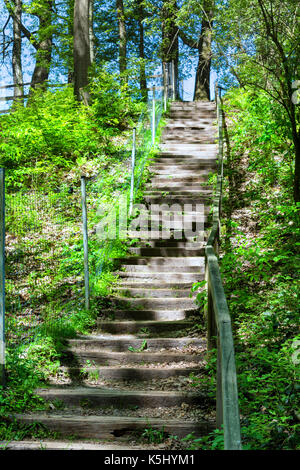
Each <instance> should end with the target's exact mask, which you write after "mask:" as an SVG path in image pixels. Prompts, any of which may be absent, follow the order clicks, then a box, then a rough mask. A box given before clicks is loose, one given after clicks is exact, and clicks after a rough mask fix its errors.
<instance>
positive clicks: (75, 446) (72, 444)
mask: <svg viewBox="0 0 300 470" xmlns="http://www.w3.org/2000/svg"><path fill="white" fill-rule="evenodd" d="M1 449H5V450H112V451H113V450H141V447H140V446H130V445H125V444H123V445H122V444H106V443H105V442H103V443H100V442H88V441H56V440H52V441H51V440H38V441H34V440H32V441H0V450H1Z"/></svg>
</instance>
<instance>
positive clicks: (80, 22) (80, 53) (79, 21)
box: [74, 0, 91, 101]
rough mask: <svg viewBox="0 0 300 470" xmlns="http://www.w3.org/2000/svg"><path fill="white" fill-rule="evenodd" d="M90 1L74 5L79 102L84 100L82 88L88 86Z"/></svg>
mask: <svg viewBox="0 0 300 470" xmlns="http://www.w3.org/2000/svg"><path fill="white" fill-rule="evenodd" d="M89 17H90V1H89V0H75V4H74V93H75V96H76V98H77V99H78V101H81V100H82V99H83V93H84V91H83V90H82V88H84V87H86V86H87V85H88V82H89V80H88V70H89V67H90V65H91V55H90V26H89Z"/></svg>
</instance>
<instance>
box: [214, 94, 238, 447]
mask: <svg viewBox="0 0 300 470" xmlns="http://www.w3.org/2000/svg"><path fill="white" fill-rule="evenodd" d="M220 89H221V87H218V85H216V88H215V92H216V95H215V100H216V107H217V116H218V141H219V151H218V179H217V189H216V195H215V198H214V201H213V226H212V230H211V232H210V235H209V237H208V241H207V244H206V247H205V276H206V282H207V343H208V349H212V348H214V347H217V397H216V398H217V427H218V428H221V426H222V425H223V430H224V449H225V450H242V445H241V431H240V415H239V403H238V390H237V377H236V366H235V355H234V343H233V335H232V327H231V318H230V314H229V310H228V306H227V301H226V297H225V293H224V288H223V284H222V279H221V273H220V268H219V262H218V258H217V254H218V249H219V237H220V217H221V210H222V183H223V112H222V99H221V96H220V95H221V93H219V90H220Z"/></svg>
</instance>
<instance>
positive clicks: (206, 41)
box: [194, 0, 214, 101]
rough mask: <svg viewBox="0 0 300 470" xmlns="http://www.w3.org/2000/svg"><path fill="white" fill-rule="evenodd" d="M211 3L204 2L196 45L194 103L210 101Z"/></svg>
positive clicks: (209, 1) (209, 0) (210, 1)
mask: <svg viewBox="0 0 300 470" xmlns="http://www.w3.org/2000/svg"><path fill="white" fill-rule="evenodd" d="M213 3H214V2H213V1H212V0H207V1H205V2H204V12H203V18H202V24H201V34H200V39H199V43H198V52H199V59H198V66H197V71H196V79H195V89H194V101H199V100H210V67H211V55H212V51H211V42H212V18H213Z"/></svg>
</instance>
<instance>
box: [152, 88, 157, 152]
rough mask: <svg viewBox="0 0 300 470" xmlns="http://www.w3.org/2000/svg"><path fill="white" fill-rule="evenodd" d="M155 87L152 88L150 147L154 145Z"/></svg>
mask: <svg viewBox="0 0 300 470" xmlns="http://www.w3.org/2000/svg"><path fill="white" fill-rule="evenodd" d="M155 121H156V116H155V86H154V87H153V98H152V145H154V144H155Z"/></svg>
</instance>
